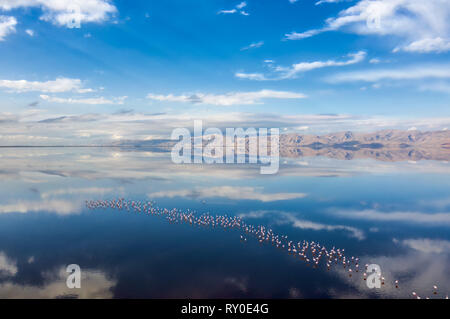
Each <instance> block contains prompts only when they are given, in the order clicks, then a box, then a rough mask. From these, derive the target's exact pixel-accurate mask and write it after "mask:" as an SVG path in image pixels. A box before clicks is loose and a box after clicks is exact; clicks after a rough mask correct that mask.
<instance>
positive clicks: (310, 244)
mask: <svg viewBox="0 0 450 319" xmlns="http://www.w3.org/2000/svg"><path fill="white" fill-rule="evenodd" d="M86 207H87V208H88V209H90V210H98V209H116V210H123V211H127V212H133V213H141V214H147V215H153V216H163V217H165V218H166V219H167V220H168V221H169V222H171V223H184V224H189V225H192V226H201V227H210V228H222V229H234V230H237V231H240V232H242V234H241V235H240V239H241V241H243V242H247V240H248V238H250V237H253V238H256V239H257V240H258V241H259V243H261V244H263V243H268V244H272V245H273V246H275V247H277V248H279V249H282V250H284V251H286V252H287V253H288V254H290V255H292V256H295V257H298V258H300V259H301V260H303V261H304V262H305V263H306V264H307V265H310V266H312V267H313V268H318V267H319V263H320V261H322V260H323V261H324V263H325V264H326V268H327V270H330V269H331V267H333V266H342V267H343V269H345V270H346V271H347V273H348V276H349V277H352V275H353V274H354V273H359V272H360V265H359V258H357V257H355V256H351V257H350V258H347V257H346V256H345V254H344V253H345V250H344V249H339V248H335V247H333V248H332V249H330V250H328V249H327V248H326V247H325V246H322V245H320V244H319V243H316V242H314V241H306V240H303V241H301V242H300V241H299V242H294V241H292V240H289V238H288V236H285V235H279V234H276V233H275V232H274V231H273V230H272V229H271V228H266V227H264V226H253V225H250V224H247V223H246V222H245V221H243V220H242V219H241V218H239V217H237V216H228V215H210V214H209V213H205V214H202V215H199V216H197V215H196V213H195V211H192V210H190V209H188V210H186V211H182V210H179V209H176V208H173V209H170V210H169V209H167V208H159V207H155V205H154V203H153V202H152V201H146V202H143V201H133V200H125V199H124V198H119V199H113V200H91V201H86ZM368 266H369V265H368V264H366V265H365V270H367V268H368ZM362 278H363V280H367V278H368V274H367V273H366V272H363V274H362ZM380 280H381V285H385V278H384V277H381V278H380ZM394 286H395V288H396V289H399V281H398V280H395V281H394ZM438 294H439V293H438V287H437V286H436V285H434V286H433V295H434V296H436V295H438ZM412 296H413V298H416V299H430V297H426V298H422V297H420V296H419V295H418V294H417V293H416V292H412ZM445 299H448V296H445Z"/></svg>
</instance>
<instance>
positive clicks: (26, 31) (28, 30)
mask: <svg viewBox="0 0 450 319" xmlns="http://www.w3.org/2000/svg"><path fill="white" fill-rule="evenodd" d="M25 33H26V34H28V35H29V36H30V37H33V36H34V31H33V30H31V29H27V30H25Z"/></svg>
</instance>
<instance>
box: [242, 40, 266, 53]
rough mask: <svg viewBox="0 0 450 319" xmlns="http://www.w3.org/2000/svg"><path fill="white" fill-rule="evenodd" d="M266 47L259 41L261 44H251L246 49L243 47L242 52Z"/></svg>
mask: <svg viewBox="0 0 450 319" xmlns="http://www.w3.org/2000/svg"><path fill="white" fill-rule="evenodd" d="M263 45H264V41H259V42H255V43H251V44H249V45H247V46H246V47H243V48H242V49H241V51H246V50H250V49H256V48H260V47H262V46H263Z"/></svg>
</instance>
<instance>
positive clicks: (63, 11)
mask: <svg viewBox="0 0 450 319" xmlns="http://www.w3.org/2000/svg"><path fill="white" fill-rule="evenodd" d="M31 7H39V8H41V9H42V10H43V12H44V13H43V15H42V16H41V18H40V19H41V20H44V21H50V22H52V23H53V24H56V25H60V26H67V27H79V26H78V23H79V24H81V23H87V22H103V21H105V20H107V19H108V18H109V16H110V15H112V14H114V13H116V12H117V8H116V7H115V6H114V5H112V4H111V3H110V1H109V0H0V9H2V10H5V11H9V10H13V9H18V8H31ZM74 22H75V24H74Z"/></svg>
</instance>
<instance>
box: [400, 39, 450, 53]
mask: <svg viewBox="0 0 450 319" xmlns="http://www.w3.org/2000/svg"><path fill="white" fill-rule="evenodd" d="M398 51H406V52H418V53H430V52H437V53H441V52H447V51H450V39H447V40H446V39H442V38H440V37H437V38H433V39H431V38H426V39H421V40H418V41H414V42H412V43H410V44H408V45H406V46H403V47H397V48H395V49H394V52H398Z"/></svg>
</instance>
